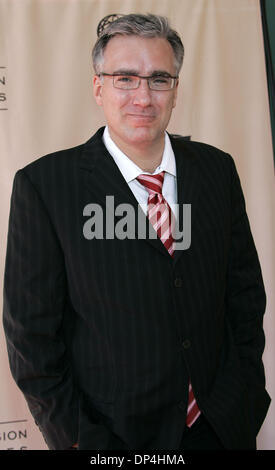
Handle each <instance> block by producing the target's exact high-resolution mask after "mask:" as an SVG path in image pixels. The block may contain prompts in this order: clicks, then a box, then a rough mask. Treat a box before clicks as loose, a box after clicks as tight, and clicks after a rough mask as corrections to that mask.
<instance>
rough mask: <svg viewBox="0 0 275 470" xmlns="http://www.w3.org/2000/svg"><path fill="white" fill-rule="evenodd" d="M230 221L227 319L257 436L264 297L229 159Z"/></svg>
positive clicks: (263, 406) (264, 403)
mask: <svg viewBox="0 0 275 470" xmlns="http://www.w3.org/2000/svg"><path fill="white" fill-rule="evenodd" d="M231 170H232V171H231V183H232V186H231V188H232V193H231V197H232V198H231V202H232V213H231V214H232V218H231V247H230V257H229V265H228V283H227V316H228V319H229V323H230V326H231V330H232V332H233V337H234V341H235V344H236V346H237V349H238V355H239V359H240V363H241V368H242V371H243V377H244V380H245V382H246V385H247V390H248V396H247V399H248V406H249V409H250V417H251V426H252V429H253V430H254V431H255V434H257V433H258V431H259V429H260V427H261V425H262V422H263V420H264V418H265V415H266V412H267V409H268V406H269V402H270V398H269V396H268V394H267V392H266V391H265V372H264V365H263V362H262V354H263V350H264V346H265V335H264V330H263V316H264V312H265V307H266V295H265V289H264V284H263V279H262V273H261V267H260V263H259V259H258V254H257V251H256V247H255V244H254V241H253V237H252V234H251V230H250V225H249V221H248V217H247V214H246V208H245V200H244V196H243V192H242V189H241V184H240V179H239V176H238V174H237V170H236V167H235V164H234V162H233V159H231Z"/></svg>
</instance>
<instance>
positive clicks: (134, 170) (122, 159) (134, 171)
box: [102, 126, 176, 183]
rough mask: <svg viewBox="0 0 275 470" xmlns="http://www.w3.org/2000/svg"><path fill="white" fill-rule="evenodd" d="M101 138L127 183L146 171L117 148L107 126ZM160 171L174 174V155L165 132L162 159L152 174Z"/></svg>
mask: <svg viewBox="0 0 275 470" xmlns="http://www.w3.org/2000/svg"><path fill="white" fill-rule="evenodd" d="M102 138H103V142H104V144H105V146H106V148H107V150H108V152H109V153H110V154H111V155H112V157H113V159H114V160H115V162H116V164H117V166H118V167H119V169H120V171H121V173H122V175H123V176H124V178H125V180H126V182H127V183H130V181H132V180H134V179H136V178H137V176H139V175H140V174H146V173H147V172H146V171H143V170H142V169H141V168H139V167H138V166H137V165H136V164H135V163H134V162H133V161H132V160H131V159H130V158H129V157H127V155H125V153H123V152H122V151H121V150H120V149H119V148H118V146H117V145H116V144H115V143H114V141H113V140H112V138H111V136H110V133H109V129H108V126H106V127H105V129H104V133H103V137H102ZM161 171H165V172H166V173H170V174H171V175H173V176H176V161H175V155H174V152H173V149H172V145H171V142H170V138H169V136H168V134H167V132H165V143H164V151H163V155H162V161H161V163H160V165H159V166H158V167H157V168H156V169H155V171H154V173H153V175H155V174H157V173H160V172H161ZM148 174H151V173H148Z"/></svg>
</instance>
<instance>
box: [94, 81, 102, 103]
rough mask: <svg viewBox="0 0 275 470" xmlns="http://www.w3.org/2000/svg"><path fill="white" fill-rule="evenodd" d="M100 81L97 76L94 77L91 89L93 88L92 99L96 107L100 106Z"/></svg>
mask: <svg viewBox="0 0 275 470" xmlns="http://www.w3.org/2000/svg"><path fill="white" fill-rule="evenodd" d="M102 86H103V84H102V81H101V78H100V77H99V76H98V75H95V76H94V79H93V87H94V97H95V100H96V103H97V104H98V106H102V96H101V95H102Z"/></svg>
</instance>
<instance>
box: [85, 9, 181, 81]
mask: <svg viewBox="0 0 275 470" xmlns="http://www.w3.org/2000/svg"><path fill="white" fill-rule="evenodd" d="M110 16H111V17H112V18H113V17H115V18H116V19H115V20H112V21H111V22H109V21H108V18H109V16H108V17H105V18H103V20H101V22H100V23H99V26H98V34H99V37H98V39H97V41H96V43H95V45H94V47H93V51H92V59H93V66H94V70H95V73H96V74H99V73H100V72H101V71H102V70H101V66H102V65H103V61H104V56H103V55H104V50H105V48H106V46H107V44H108V42H109V41H110V39H112V38H113V37H114V36H116V35H119V34H120V35H126V36H130V35H131V36H140V37H144V38H164V39H167V41H168V42H169V43H170V45H171V46H172V49H173V52H174V56H175V67H176V74H177V75H178V74H179V72H180V69H181V66H182V62H183V56H184V47H183V44H182V41H181V38H180V36H179V35H178V33H177V32H176V31H175V30H173V29H172V28H171V27H170V24H169V21H168V19H167V18H166V17H164V16H159V15H152V14H147V15H142V14H129V15H121V16H118V15H110ZM117 16H118V17H117ZM105 19H107V21H105V22H104V20H105ZM101 23H102V24H103V29H102V30H100V25H101ZM105 24H106V26H105Z"/></svg>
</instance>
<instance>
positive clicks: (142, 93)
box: [133, 79, 152, 106]
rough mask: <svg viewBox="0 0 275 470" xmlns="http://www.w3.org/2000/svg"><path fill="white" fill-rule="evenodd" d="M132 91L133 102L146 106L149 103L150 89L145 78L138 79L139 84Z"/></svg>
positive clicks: (150, 97) (150, 98) (150, 99)
mask: <svg viewBox="0 0 275 470" xmlns="http://www.w3.org/2000/svg"><path fill="white" fill-rule="evenodd" d="M134 93H135V95H134V101H133V103H134V104H139V105H140V106H148V105H149V104H150V103H151V101H152V95H151V90H150V88H149V84H148V82H147V80H146V79H141V80H140V85H139V87H138V88H137V89H136V90H134Z"/></svg>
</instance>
